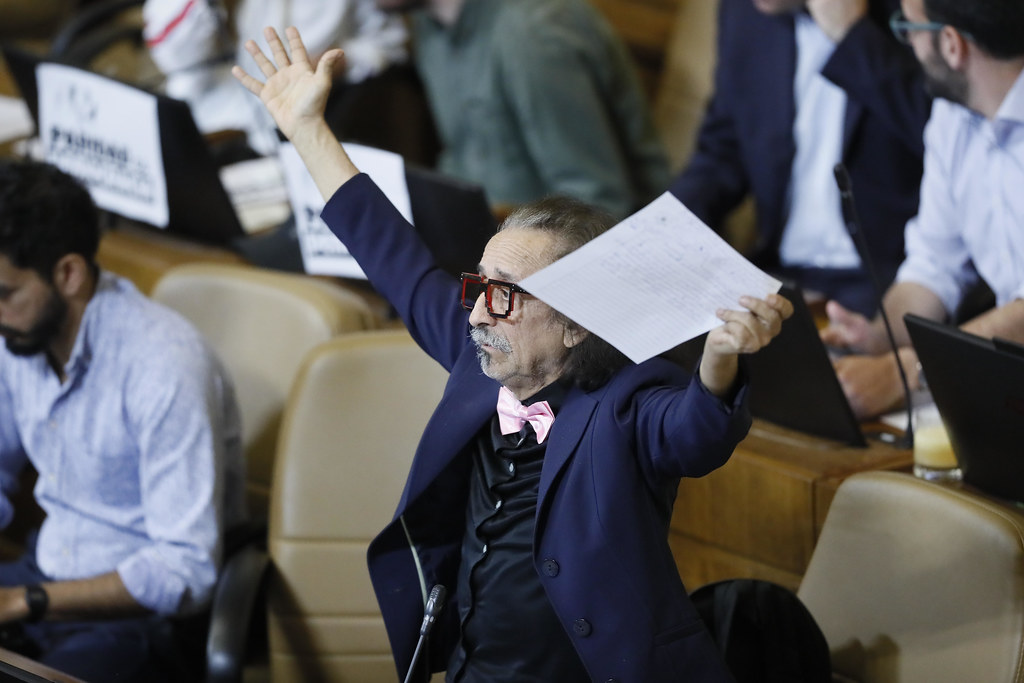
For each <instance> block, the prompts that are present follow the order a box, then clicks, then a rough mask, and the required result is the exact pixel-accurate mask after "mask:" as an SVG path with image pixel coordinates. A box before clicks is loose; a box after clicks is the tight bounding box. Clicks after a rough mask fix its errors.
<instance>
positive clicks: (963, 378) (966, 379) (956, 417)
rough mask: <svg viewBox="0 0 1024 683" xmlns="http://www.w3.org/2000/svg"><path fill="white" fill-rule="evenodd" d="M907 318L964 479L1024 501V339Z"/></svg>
mask: <svg viewBox="0 0 1024 683" xmlns="http://www.w3.org/2000/svg"><path fill="white" fill-rule="evenodd" d="M904 320H905V321H906V324H907V331H908V332H909V333H910V339H911V341H912V342H913V344H914V350H915V351H917V358H918V360H919V361H920V363H921V369H922V371H923V372H924V376H925V380H926V382H927V384H928V388H929V390H930V391H931V394H932V398H933V399H934V401H935V407H936V408H938V411H939V416H940V417H941V418H942V423H943V424H944V425H945V427H946V431H947V432H948V433H949V440H950V443H951V445H952V446H953V453H955V454H956V458H957V461H958V462H959V464H960V469H961V470H962V471H963V476H964V481H965V482H967V483H968V484H971V485H972V486H974V487H976V488H978V489H980V490H982V491H985V492H986V493H991V494H993V495H996V496H999V497H1001V498H1007V499H1010V500H1014V501H1020V502H1024V346H1022V345H1020V344H1016V343H1014V342H1011V341H1008V340H1005V339H998V340H991V339H985V338H983V337H977V336H975V335H973V334H968V333H967V332H964V331H963V330H960V329H959V328H956V327H953V326H951V325H944V324H942V323H937V322H934V321H932V320H926V319H924V318H920V317H918V316H914V315H907V316H905V317H904Z"/></svg>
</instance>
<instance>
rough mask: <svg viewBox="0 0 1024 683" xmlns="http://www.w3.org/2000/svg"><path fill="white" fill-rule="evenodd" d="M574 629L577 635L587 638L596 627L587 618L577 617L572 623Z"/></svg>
mask: <svg viewBox="0 0 1024 683" xmlns="http://www.w3.org/2000/svg"><path fill="white" fill-rule="evenodd" d="M572 630H573V631H575V632H576V635H578V636H579V637H580V638H586V637H587V636H589V635H590V632H591V631H593V630H594V629H593V627H592V626H591V625H590V622H589V621H587V620H586V619H577V620H576V621H574V622H573V624H572Z"/></svg>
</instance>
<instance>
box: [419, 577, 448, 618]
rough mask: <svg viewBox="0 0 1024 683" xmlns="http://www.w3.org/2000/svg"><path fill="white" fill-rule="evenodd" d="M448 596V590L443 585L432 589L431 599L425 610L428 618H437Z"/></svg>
mask: <svg viewBox="0 0 1024 683" xmlns="http://www.w3.org/2000/svg"><path fill="white" fill-rule="evenodd" d="M447 595H448V591H447V589H446V588H445V587H444V586H442V585H441V584H437V585H436V586H434V587H433V588H431V589H430V597H428V598H427V606H426V608H425V609H424V611H425V612H426V614H427V616H437V614H438V612H440V611H441V608H442V607H443V606H444V600H445V597H447Z"/></svg>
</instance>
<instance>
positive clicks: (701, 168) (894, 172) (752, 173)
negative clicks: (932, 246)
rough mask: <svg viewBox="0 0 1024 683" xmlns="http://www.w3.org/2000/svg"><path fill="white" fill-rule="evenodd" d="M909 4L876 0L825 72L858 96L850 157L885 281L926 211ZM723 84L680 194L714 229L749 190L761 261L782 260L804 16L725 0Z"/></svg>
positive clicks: (922, 104) (849, 130)
mask: <svg viewBox="0 0 1024 683" xmlns="http://www.w3.org/2000/svg"><path fill="white" fill-rule="evenodd" d="M898 6H899V3H898V2H896V1H895V0H872V1H871V3H870V17H866V18H864V19H862V20H861V21H859V22H858V23H857V24H855V25H854V26H853V28H851V30H850V32H849V33H848V34H847V36H846V37H845V38H844V39H843V40H842V42H840V43H839V44H838V45H837V46H836V49H835V52H834V53H833V55H832V57H831V58H830V59H829V61H828V63H827V64H826V65H825V68H824V70H823V71H822V73H823V75H824V76H825V77H826V78H828V79H829V80H830V81H832V82H833V83H834V84H836V85H837V86H839V87H840V88H842V89H843V90H844V91H845V92H846V94H847V98H848V103H847V108H846V117H845V122H844V140H843V155H842V159H843V163H844V164H845V165H846V167H847V169H848V170H849V172H850V176H851V178H852V180H853V186H854V191H855V199H856V206H857V212H858V213H859V214H860V221H861V224H862V226H863V230H864V235H865V237H866V239H867V242H868V246H869V250H870V251H871V253H872V255H873V257H874V259H875V263H876V267H877V268H878V270H879V276H880V279H881V280H882V281H883V286H887V285H888V283H889V282H890V281H891V280H892V277H893V276H894V275H895V272H896V268H897V267H898V266H899V264H900V263H901V262H902V260H903V228H904V225H905V224H906V222H907V220H908V219H909V218H911V217H912V216H913V215H914V214H915V213H916V212H917V204H918V190H919V186H920V183H921V172H922V159H923V156H924V142H923V131H924V125H925V123H926V122H927V120H928V116H929V114H930V111H931V100H930V99H929V97H928V96H927V95H926V93H925V91H924V84H923V74H922V72H921V69H920V66H919V65H918V63H917V60H916V59H915V58H914V55H913V53H912V52H911V51H910V50H909V48H907V47H906V46H904V45H900V44H899V43H898V42H897V41H896V39H895V38H894V37H893V36H892V34H891V32H890V31H889V28H888V18H889V15H890V14H891V13H892V11H893V10H895V9H896V8H897V7H898ZM718 30H719V33H718V65H717V67H716V71H715V92H714V95H713V97H712V100H711V102H710V104H709V106H708V109H707V112H706V114H705V117H704V121H703V123H702V125H701V128H700V133H699V137H698V140H697V145H696V150H695V152H694V155H693V158H692V159H691V160H690V162H689V164H688V165H687V167H686V168H685V169H684V171H683V172H682V173H681V175H679V177H678V178H677V179H676V180H675V182H674V183H673V184H672V187H671V192H672V193H673V194H674V195H675V196H677V197H678V198H679V199H680V200H681V201H682V202H683V203H684V204H686V205H687V206H688V207H689V208H690V209H691V210H692V211H693V212H694V213H696V214H697V215H698V216H700V217H701V219H703V220H704V221H705V222H706V223H708V224H709V225H711V226H712V227H713V228H715V229H719V228H720V227H721V224H722V221H723V219H724V218H725V216H726V215H727V214H728V212H729V211H731V210H732V209H733V208H735V207H736V206H737V205H738V204H739V203H740V201H742V199H743V198H744V197H745V196H746V195H747V194H752V195H753V197H754V200H755V205H756V212H757V243H756V248H755V253H754V254H753V260H754V262H755V263H757V264H758V265H760V266H761V267H763V268H767V269H772V268H775V267H777V266H778V250H779V242H780V240H781V238H782V231H783V228H784V227H785V218H786V216H785V209H786V195H787V189H788V186H789V179H790V169H791V166H792V162H793V157H794V154H795V151H796V147H795V142H794V140H793V121H794V118H795V115H796V112H795V108H796V107H795V103H794V94H793V76H794V72H795V69H796V38H795V29H794V19H793V15H791V14H786V15H781V16H768V15H765V14H762V13H761V12H760V11H758V10H757V9H755V8H754V6H753V3H752V2H751V1H750V0H721V5H720V11H719V26H718Z"/></svg>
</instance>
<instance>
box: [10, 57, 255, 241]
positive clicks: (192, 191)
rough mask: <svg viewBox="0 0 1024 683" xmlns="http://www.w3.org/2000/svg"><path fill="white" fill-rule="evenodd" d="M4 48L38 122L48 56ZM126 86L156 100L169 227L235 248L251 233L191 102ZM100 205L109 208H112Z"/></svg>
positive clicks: (186, 235) (192, 237) (175, 232)
mask: <svg viewBox="0 0 1024 683" xmlns="http://www.w3.org/2000/svg"><path fill="white" fill-rule="evenodd" d="M2 51H3V56H4V59H5V60H6V61H7V66H8V68H9V70H10V72H11V76H12V77H13V78H14V81H15V83H17V85H18V89H19V90H20V91H21V95H22V97H23V98H24V99H25V103H26V105H27V106H28V108H29V111H30V112H31V113H32V118H33V119H34V120H35V123H36V125H37V126H38V125H39V90H38V88H37V84H36V66H37V65H39V64H40V63H43V62H45V61H46V60H44V59H43V58H41V57H39V56H38V55H34V54H32V53H30V52H26V51H24V50H21V49H18V48H15V47H12V46H9V45H4V46H3V50H2ZM72 68H76V67H72ZM89 73H91V72H89ZM92 75H93V76H95V75H96V74H92ZM121 85H124V86H126V87H129V88H133V89H135V90H139V91H140V92H146V93H147V94H149V95H153V96H154V97H155V98H156V110H157V120H158V122H159V129H160V151H161V154H162V157H163V165H164V175H165V177H166V180H167V209H168V225H167V227H166V231H167V232H168V233H172V234H178V235H181V236H183V237H188V238H191V239H195V240H199V241H201V242H207V243H210V244H215V245H218V246H231V244H232V242H233V241H234V240H236V239H238V238H242V237H244V236H245V231H244V230H243V228H242V225H241V223H240V222H239V220H238V215H237V214H236V213H235V208H234V206H232V204H231V200H230V199H229V197H228V194H227V192H226V191H225V190H224V185H223V184H222V183H221V180H220V175H219V171H218V168H217V164H216V162H215V161H214V159H213V156H212V155H211V153H210V149H209V147H208V145H207V143H206V140H205V138H204V137H203V136H202V134H201V133H200V132H199V129H198V128H196V124H195V121H194V120H193V118H192V111H191V110H190V109H189V107H188V104H186V103H185V102H182V101H180V100H175V99H172V98H170V97H166V96H164V95H159V94H154V93H150V92H148V91H144V90H143V89H141V88H135V87H134V86H132V85H130V84H124V83H122V84H121ZM100 208H101V209H104V210H108V208H109V207H105V206H100ZM111 213H114V214H116V213H117V211H116V210H111Z"/></svg>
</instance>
